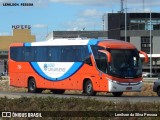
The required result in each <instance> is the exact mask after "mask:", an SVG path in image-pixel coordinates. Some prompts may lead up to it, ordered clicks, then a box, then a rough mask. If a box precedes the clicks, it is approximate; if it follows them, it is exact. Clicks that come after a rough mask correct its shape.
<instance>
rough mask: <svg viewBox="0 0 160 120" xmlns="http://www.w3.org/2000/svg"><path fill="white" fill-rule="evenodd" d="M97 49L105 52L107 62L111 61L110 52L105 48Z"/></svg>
mask: <svg viewBox="0 0 160 120" xmlns="http://www.w3.org/2000/svg"><path fill="white" fill-rule="evenodd" d="M98 51H99V52H102V53H104V54H106V56H107V58H108V59H107V60H108V62H109V63H110V62H111V53H110V52H108V51H106V50H98Z"/></svg>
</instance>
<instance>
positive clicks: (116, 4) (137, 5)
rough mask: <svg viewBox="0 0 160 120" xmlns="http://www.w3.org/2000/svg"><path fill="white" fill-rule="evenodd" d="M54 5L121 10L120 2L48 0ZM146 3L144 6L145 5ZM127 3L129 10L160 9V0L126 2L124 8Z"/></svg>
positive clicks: (115, 0) (104, 0)
mask: <svg viewBox="0 0 160 120" xmlns="http://www.w3.org/2000/svg"><path fill="white" fill-rule="evenodd" d="M48 1H49V2H53V3H64V4H73V5H87V6H96V7H102V6H106V9H107V8H110V9H114V8H115V7H117V8H118V9H119V10H120V8H121V1H120V0H48ZM143 1H144V4H143ZM126 3H127V8H130V9H131V8H132V9H133V7H134V8H142V7H143V5H144V7H145V9H146V8H148V7H150V5H151V7H159V6H160V2H159V0H124V7H125V4H126Z"/></svg>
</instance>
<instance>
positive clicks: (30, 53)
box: [24, 47, 35, 61]
mask: <svg viewBox="0 0 160 120" xmlns="http://www.w3.org/2000/svg"><path fill="white" fill-rule="evenodd" d="M24 53H25V54H24V60H25V61H34V53H35V52H34V47H25V52H24Z"/></svg>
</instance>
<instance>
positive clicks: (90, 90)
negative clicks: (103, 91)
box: [84, 80, 96, 96]
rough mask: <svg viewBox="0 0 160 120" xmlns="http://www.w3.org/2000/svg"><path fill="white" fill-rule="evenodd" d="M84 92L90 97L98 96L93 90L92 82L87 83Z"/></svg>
mask: <svg viewBox="0 0 160 120" xmlns="http://www.w3.org/2000/svg"><path fill="white" fill-rule="evenodd" d="M84 91H85V93H86V94H87V95H89V96H94V95H96V92H95V91H94V90H93V85H92V82H91V81H90V80H88V81H86V83H85V90H84Z"/></svg>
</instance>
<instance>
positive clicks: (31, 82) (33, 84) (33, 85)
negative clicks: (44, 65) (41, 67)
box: [28, 78, 42, 93]
mask: <svg viewBox="0 0 160 120" xmlns="http://www.w3.org/2000/svg"><path fill="white" fill-rule="evenodd" d="M28 92H30V93H40V92H42V89H37V87H36V81H35V79H34V78H31V79H29V81H28Z"/></svg>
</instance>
